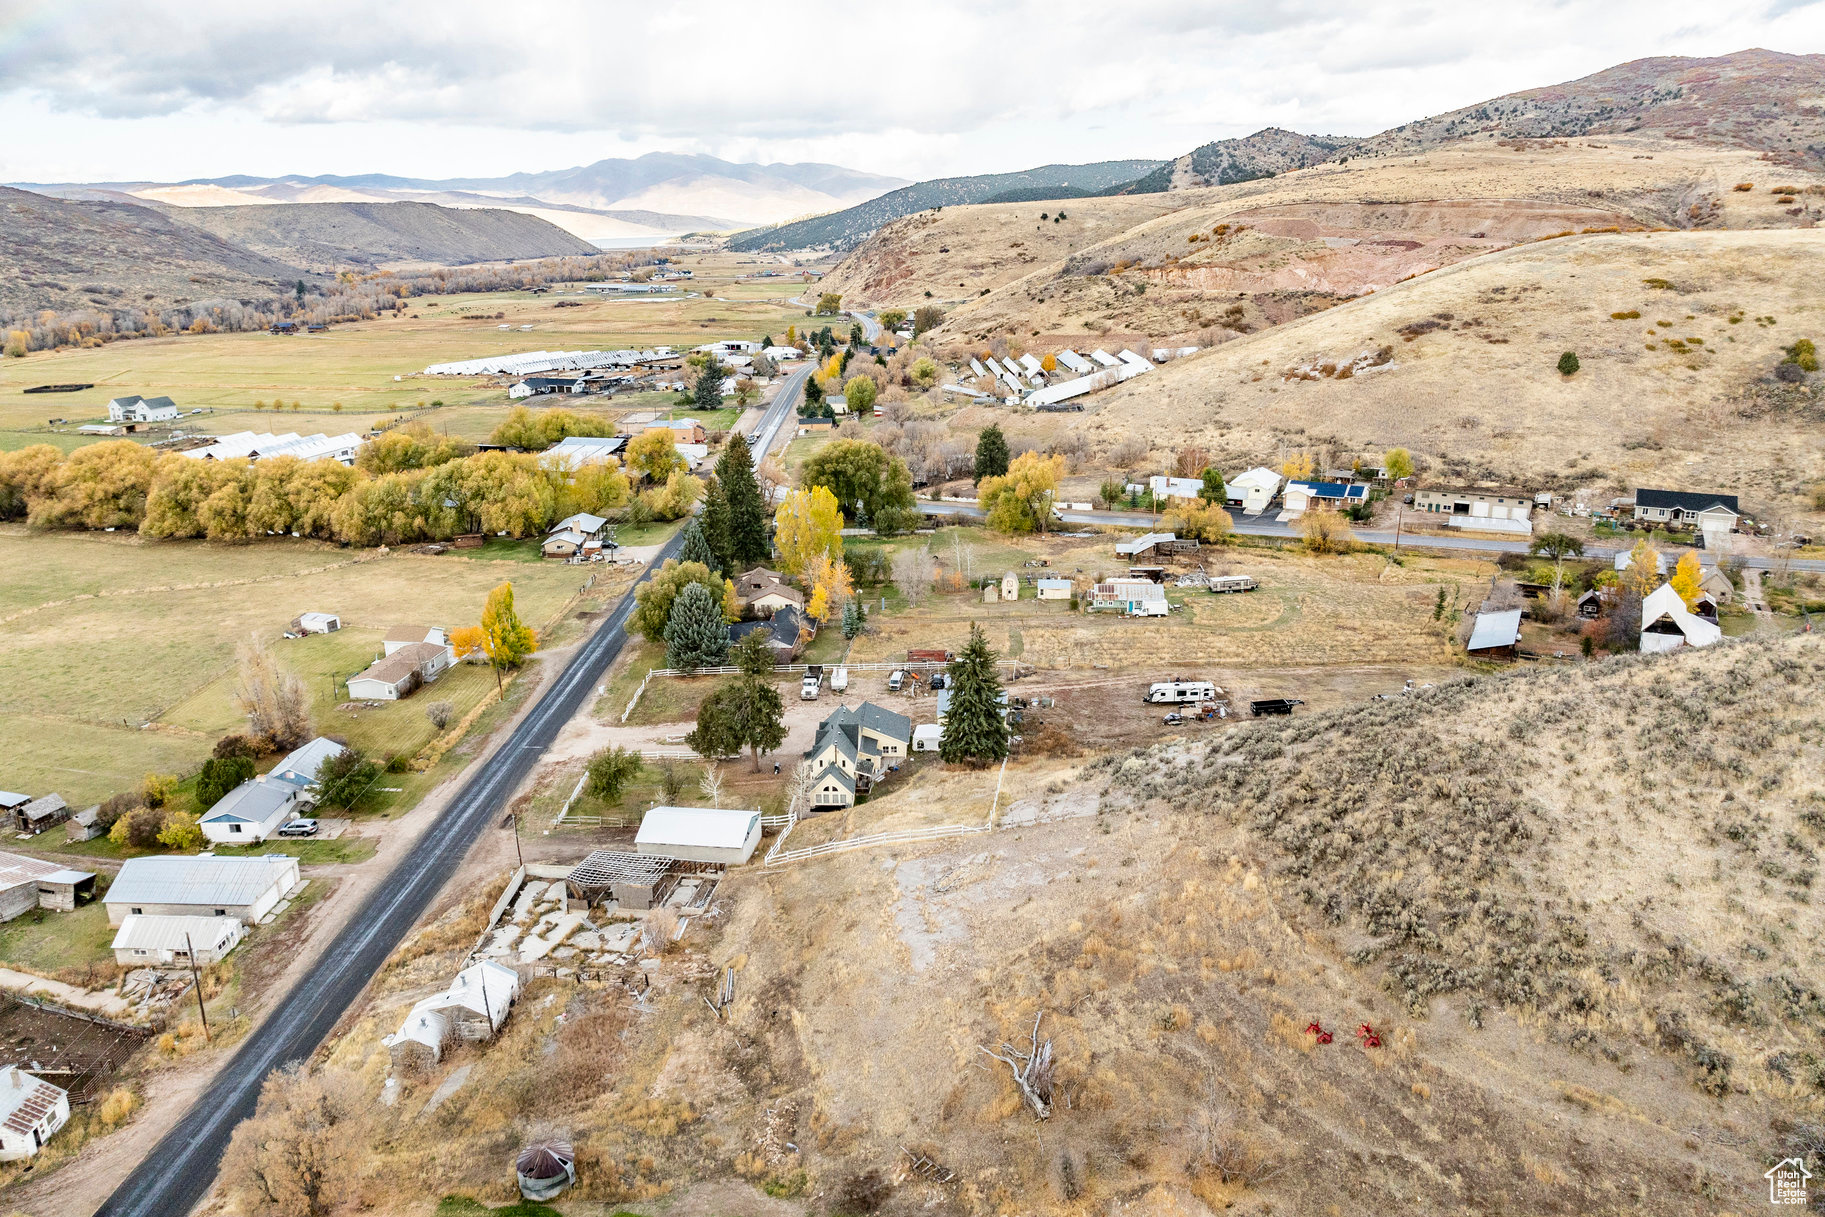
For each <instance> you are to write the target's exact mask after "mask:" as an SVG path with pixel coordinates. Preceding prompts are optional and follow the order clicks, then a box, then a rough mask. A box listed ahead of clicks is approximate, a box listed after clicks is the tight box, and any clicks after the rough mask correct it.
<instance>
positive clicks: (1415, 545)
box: [917, 500, 1825, 571]
mask: <svg viewBox="0 0 1825 1217" xmlns="http://www.w3.org/2000/svg"><path fill="white" fill-rule="evenodd" d="M917 507H918V509H919V510H920V511H922V512H924V513H925V514H926V515H934V516H959V517H962V518H964V519H971V520H980V519H982V518H983V512H982V509H981V508H979V507H977V506H975V505H974V504H971V503H928V502H925V501H924V500H920V502H919V503H918V504H917ZM1062 518H1063V520H1064V522H1065V523H1067V524H1103V525H1113V526H1115V527H1117V528H1147V527H1149V526H1150V525H1151V524H1153V523H1154V521H1156V520H1157V519H1158V517H1157V516H1154V515H1150V514H1149V513H1147V512H1144V511H1067V512H1064V513H1062ZM1235 531H1236V532H1238V533H1241V534H1242V535H1244V536H1250V537H1281V538H1286V539H1289V540H1290V539H1293V538H1295V537H1297V536H1298V535H1299V530H1298V529H1296V528H1294V527H1293V526H1292V525H1290V524H1281V523H1279V522H1278V521H1275V520H1248V519H1238V520H1236V522H1235ZM1355 533H1356V539H1357V540H1358V541H1363V542H1367V543H1368V544H1370V545H1392V544H1394V530H1393V529H1362V528H1359V529H1356V530H1355ZM1527 545H1528V543H1527V542H1526V541H1504V540H1501V539H1500V538H1496V537H1442V536H1438V535H1435V534H1430V533H1411V532H1403V533H1401V534H1400V546H1401V548H1402V549H1449V550H1456V551H1458V552H1463V551H1465V550H1470V551H1475V552H1481V553H1509V554H1524V553H1526V552H1527ZM1630 548H1632V547H1631V546H1624V547H1623V548H1622V549H1609V548H1606V547H1604V546H1601V545H1591V546H1587V547H1585V550H1584V553H1585V556H1586V557H1589V558H1614V557H1615V556H1616V555H1617V554H1619V553H1626V552H1627V551H1628V550H1629V549H1630ZM1667 552H1668V554H1669V555H1670V556H1671V557H1672V558H1673V559H1674V560H1677V558H1678V555H1679V554H1681V553H1684V552H1685V551H1684V550H1683V549H1682V548H1680V547H1678V546H1669V547H1667ZM1698 560H1699V561H1700V562H1701V563H1703V564H1704V565H1706V566H1712V565H1715V564H1716V562H1717V559H1716V558H1715V557H1714V556H1712V555H1711V554H1708V553H1705V552H1704V551H1702V550H1701V551H1699V555H1698ZM1743 565H1744V566H1745V567H1748V568H1749V569H1752V570H1770V569H1772V568H1773V565H1774V564H1773V562H1772V561H1771V560H1770V559H1768V558H1760V557H1745V558H1744V559H1743ZM1792 566H1793V569H1794V570H1817V571H1825V562H1821V561H1819V560H1817V559H1813V558H1796V559H1794V560H1793V563H1792Z"/></svg>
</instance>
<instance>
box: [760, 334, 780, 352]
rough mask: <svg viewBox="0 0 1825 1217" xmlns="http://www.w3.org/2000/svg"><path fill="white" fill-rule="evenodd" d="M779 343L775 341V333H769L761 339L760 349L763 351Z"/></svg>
mask: <svg viewBox="0 0 1825 1217" xmlns="http://www.w3.org/2000/svg"><path fill="white" fill-rule="evenodd" d="M778 345H779V344H778V343H776V342H774V341H773V335H771V334H768V335H767V336H766V337H765V338H762V339H761V340H760V349H761V350H763V351H764V350H766V349H767V348H768V347H770V346H778Z"/></svg>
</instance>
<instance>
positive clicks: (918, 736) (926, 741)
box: [912, 723, 944, 752]
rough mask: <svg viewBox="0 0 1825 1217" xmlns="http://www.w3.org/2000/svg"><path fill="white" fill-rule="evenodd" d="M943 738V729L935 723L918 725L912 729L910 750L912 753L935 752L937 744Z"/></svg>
mask: <svg viewBox="0 0 1825 1217" xmlns="http://www.w3.org/2000/svg"><path fill="white" fill-rule="evenodd" d="M943 737H944V728H943V727H940V726H939V725H938V724H937V723H920V724H919V725H918V726H917V727H914V728H913V742H912V750H913V751H914V752H936V751H937V750H938V743H939V741H940V740H941V739H943Z"/></svg>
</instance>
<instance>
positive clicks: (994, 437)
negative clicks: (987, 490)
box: [976, 423, 1008, 482]
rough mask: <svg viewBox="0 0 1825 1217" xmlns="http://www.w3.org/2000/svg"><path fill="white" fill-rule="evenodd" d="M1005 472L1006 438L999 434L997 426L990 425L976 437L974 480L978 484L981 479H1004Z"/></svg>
mask: <svg viewBox="0 0 1825 1217" xmlns="http://www.w3.org/2000/svg"><path fill="white" fill-rule="evenodd" d="M1007 472H1008V441H1007V437H1006V436H1004V435H1003V434H1001V427H1000V426H999V425H998V424H995V423H990V424H989V425H988V426H987V427H985V428H983V431H982V434H981V435H979V436H977V437H976V480H977V481H978V482H980V481H982V479H983V478H998V477H1006V476H1007Z"/></svg>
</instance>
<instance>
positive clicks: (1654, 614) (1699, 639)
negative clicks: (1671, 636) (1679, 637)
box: [1641, 583, 1724, 647]
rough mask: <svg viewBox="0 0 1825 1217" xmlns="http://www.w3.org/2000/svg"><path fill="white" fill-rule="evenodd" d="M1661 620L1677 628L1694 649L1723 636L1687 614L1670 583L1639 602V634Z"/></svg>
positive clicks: (1656, 589) (1690, 614)
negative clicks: (1669, 622)
mask: <svg viewBox="0 0 1825 1217" xmlns="http://www.w3.org/2000/svg"><path fill="white" fill-rule="evenodd" d="M1662 618H1666V619H1668V620H1670V621H1672V623H1673V624H1674V625H1676V626H1678V627H1679V632H1680V633H1681V634H1684V635H1685V637H1686V642H1687V643H1689V644H1690V645H1692V646H1695V647H1708V646H1710V645H1711V644H1712V643H1714V642H1716V641H1717V640H1718V639H1720V638H1722V637H1723V636H1724V632H1723V630H1721V629H1719V628H1718V627H1717V626H1715V625H1712V624H1711V623H1710V622H1709V621H1706V620H1705V619H1704V618H1703V617H1699V616H1696V615H1694V614H1692V613H1690V612H1687V611H1686V602H1685V601H1684V600H1683V599H1681V598H1680V595H1679V592H1678V591H1677V590H1676V589H1675V588H1674V587H1673V585H1672V584H1671V583H1663V584H1661V585H1660V586H1659V587H1657V588H1655V589H1654V591H1653V592H1652V593H1651V594H1649V596H1648V597H1647V599H1645V600H1643V601H1642V602H1641V632H1642V633H1643V634H1645V633H1647V630H1648V627H1649V626H1651V625H1653V624H1654V623H1655V622H1657V621H1659V620H1661V619H1662Z"/></svg>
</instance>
